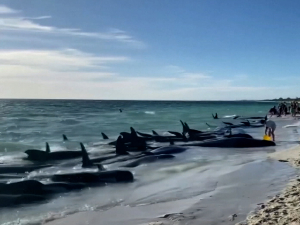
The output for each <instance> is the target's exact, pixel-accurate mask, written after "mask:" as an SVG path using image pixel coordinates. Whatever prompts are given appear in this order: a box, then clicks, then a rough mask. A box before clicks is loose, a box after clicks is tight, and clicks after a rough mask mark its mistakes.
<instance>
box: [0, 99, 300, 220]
mask: <svg viewBox="0 0 300 225" xmlns="http://www.w3.org/2000/svg"><path fill="white" fill-rule="evenodd" d="M273 105H275V104H274V103H272V102H267V103H264V102H167V101H166V102H159V101H67V100H60V101H58V100H56V101H53V100H1V101H0V115H1V116H0V128H1V130H0V131H1V132H0V162H1V163H5V164H11V163H20V162H22V163H24V160H22V157H24V156H25V154H24V153H23V152H24V151H25V150H26V149H28V148H33V147H34V148H37V149H39V148H43V149H44V148H45V147H44V145H45V142H46V141H47V142H49V144H50V147H51V150H53V151H56V150H61V149H72V150H74V149H79V147H80V146H79V142H83V143H84V144H85V145H86V148H87V150H88V151H89V152H90V153H91V154H92V155H101V154H103V152H105V151H109V150H113V148H112V147H111V146H108V145H106V143H107V142H108V140H102V137H101V132H104V133H105V134H107V135H108V136H109V138H110V140H109V141H111V140H115V139H116V138H117V137H118V134H119V133H120V132H122V131H127V132H129V131H130V130H129V128H130V127H131V126H132V127H134V128H135V129H136V130H138V131H140V132H145V133H151V130H155V131H156V132H158V133H159V134H167V131H179V132H181V131H182V127H181V124H180V121H179V120H183V121H185V122H187V123H188V124H189V126H190V127H191V128H194V129H200V130H210V129H213V128H209V127H208V126H207V125H206V123H208V124H210V125H212V126H223V124H222V121H226V122H232V123H239V122H240V121H241V120H238V119H236V120H234V119H232V117H233V115H241V116H245V117H247V116H265V114H266V112H267V111H268V109H269V108H271V107H272V106H273ZM119 108H121V109H122V110H123V112H122V113H120V112H119ZM215 112H217V113H218V115H219V118H220V119H219V120H214V119H213V118H212V116H211V114H212V113H215ZM274 120H276V123H277V127H278V128H277V130H276V139H277V144H278V146H276V147H267V148H255V149H254V148H253V149H226V148H224V149H219V148H196V147H190V148H189V149H188V150H187V151H186V152H184V153H181V154H177V155H176V157H175V158H174V159H171V160H163V161H158V162H154V163H149V164H146V165H142V166H139V167H136V168H129V170H130V171H132V172H133V173H134V176H135V181H134V182H133V183H129V184H107V185H106V186H104V187H95V188H89V189H85V190H82V191H80V192H70V193H65V194H60V195H58V196H57V197H56V198H52V199H50V200H49V201H47V202H45V203H43V204H38V205H28V206H23V207H18V208H15V209H2V210H0V223H6V224H14V223H21V224H28V223H30V224H32V223H33V222H36V223H37V224H39V223H40V222H41V221H43V220H44V219H45V218H56V217H61V216H64V215H68V214H72V213H74V212H78V211H86V210H107V209H109V208H113V207H116V206H120V205H125V206H126V205H128V206H132V207H133V206H138V205H151V204H157V203H164V202H170V201H174V200H178V199H187V198H192V197H195V196H200V195H203V194H205V193H209V192H211V191H214V190H215V188H216V184H217V182H218V180H219V179H220V178H222V177H224V176H225V175H226V174H230V173H232V172H233V171H237V170H239V169H240V168H242V167H243V166H244V165H246V164H249V163H253V162H256V161H259V160H261V159H263V158H265V157H266V156H267V154H268V153H270V152H274V151H276V150H282V149H285V148H287V147H292V146H293V145H295V142H294V141H295V140H299V134H298V130H297V128H292V129H285V128H283V127H284V126H286V125H288V124H293V123H295V122H296V121H294V120H293V119H291V118H274ZM244 130H245V132H246V133H249V134H251V135H252V136H254V137H256V138H259V139H261V138H262V136H263V133H264V128H263V127H261V128H247V129H244ZM62 134H66V135H67V136H68V138H69V140H70V141H68V142H63V141H62ZM158 145H160V144H158ZM123 164H125V162H124V163H114V164H110V165H104V166H105V167H106V168H107V169H116V168H122V167H121V166H122V165H123ZM66 165H67V166H62V167H59V168H47V169H43V170H41V171H37V172H32V173H31V174H29V176H35V175H41V174H47V173H53V172H65V171H66V172H67V171H74V170H81V168H80V159H78V160H72V161H71V163H70V164H66ZM68 165H71V166H69V167H68ZM122 169H124V168H122ZM126 169H128V168H126ZM58 170H59V171H58ZM274 176H275V175H274Z"/></svg>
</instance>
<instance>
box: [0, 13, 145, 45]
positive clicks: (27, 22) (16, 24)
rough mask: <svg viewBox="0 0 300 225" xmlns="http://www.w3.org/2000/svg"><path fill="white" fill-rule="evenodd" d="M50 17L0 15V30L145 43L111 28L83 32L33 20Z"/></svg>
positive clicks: (134, 43)
mask: <svg viewBox="0 0 300 225" xmlns="http://www.w3.org/2000/svg"><path fill="white" fill-rule="evenodd" d="M46 18H50V17H49V16H42V17H36V18H29V17H9V18H7V17H0V31H1V30H2V31H5V30H6V31H23V32H40V33H47V34H56V35H64V36H66V35H67V36H77V37H88V38H96V39H102V40H107V41H117V42H123V43H128V44H131V45H133V46H135V47H139V48H144V47H145V46H146V45H145V44H144V43H143V42H141V41H139V40H136V39H135V38H134V37H132V36H130V35H129V34H127V33H126V32H125V31H121V30H118V31H117V32H116V30H111V31H108V32H102V33H101V32H84V31H82V30H80V29H74V28H58V27H54V26H45V25H42V24H40V23H37V22H36V21H34V20H41V19H46Z"/></svg>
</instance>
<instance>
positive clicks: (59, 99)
mask: <svg viewBox="0 0 300 225" xmlns="http://www.w3.org/2000/svg"><path fill="white" fill-rule="evenodd" d="M0 100H52V101H53V100H57V101H65V100H68V101H72V100H73V101H169V102H172V101H173V102H224V101H226V102H237V101H278V100H273V99H272V100H271V99H264V100H261V99H260V100H258V99H256V100H254V99H252V100H251V99H241V100H163V99H161V100H159V99H80V98H79V99H76V98H53V99H52V98H1V97H0Z"/></svg>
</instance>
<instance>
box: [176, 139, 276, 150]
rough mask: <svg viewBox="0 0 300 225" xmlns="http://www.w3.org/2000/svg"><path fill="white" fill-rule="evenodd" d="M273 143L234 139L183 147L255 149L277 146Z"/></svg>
mask: <svg viewBox="0 0 300 225" xmlns="http://www.w3.org/2000/svg"><path fill="white" fill-rule="evenodd" d="M275 145H276V144H275V142H273V141H265V140H259V139H254V138H244V137H233V138H224V139H219V140H212V141H203V142H199V143H191V144H185V145H181V146H200V147H217V148H254V147H268V146H275Z"/></svg>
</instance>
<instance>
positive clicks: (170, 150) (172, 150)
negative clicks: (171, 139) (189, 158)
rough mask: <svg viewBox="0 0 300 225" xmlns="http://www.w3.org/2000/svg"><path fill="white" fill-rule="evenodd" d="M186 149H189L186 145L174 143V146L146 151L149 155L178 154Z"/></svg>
mask: <svg viewBox="0 0 300 225" xmlns="http://www.w3.org/2000/svg"><path fill="white" fill-rule="evenodd" d="M186 150H187V148H186V147H182V146H175V145H172V146H166V147H161V148H157V149H154V150H151V151H149V152H144V153H145V154H147V155H149V154H150V155H162V154H177V153H181V152H184V151H186Z"/></svg>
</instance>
